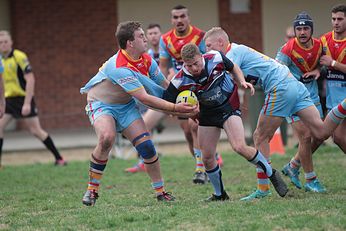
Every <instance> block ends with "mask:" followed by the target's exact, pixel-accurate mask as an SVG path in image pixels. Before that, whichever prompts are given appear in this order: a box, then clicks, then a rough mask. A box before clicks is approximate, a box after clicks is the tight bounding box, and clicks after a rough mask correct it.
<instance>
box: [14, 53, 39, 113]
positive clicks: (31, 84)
mask: <svg viewBox="0 0 346 231" xmlns="http://www.w3.org/2000/svg"><path fill="white" fill-rule="evenodd" d="M13 55H15V59H16V61H17V64H18V67H19V68H20V69H21V70H22V72H23V74H24V79H25V81H26V85H25V98H24V104H23V107H22V115H24V116H25V115H28V114H30V111H31V100H32V97H34V90H35V76H34V73H33V72H32V68H31V65H30V62H29V60H28V57H27V56H26V54H24V53H13Z"/></svg>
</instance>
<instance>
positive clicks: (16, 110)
mask: <svg viewBox="0 0 346 231" xmlns="http://www.w3.org/2000/svg"><path fill="white" fill-rule="evenodd" d="M24 99H25V97H24V96H18V97H8V98H6V109H5V113H6V114H10V115H12V116H13V117H14V118H16V119H21V118H28V117H34V116H37V108H36V104H35V100H34V98H32V100H31V112H30V114H29V115H26V116H23V115H22V107H23V105H24Z"/></svg>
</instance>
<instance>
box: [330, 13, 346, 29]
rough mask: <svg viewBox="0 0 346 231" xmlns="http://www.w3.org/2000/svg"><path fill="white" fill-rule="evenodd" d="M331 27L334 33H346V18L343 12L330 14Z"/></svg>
mask: <svg viewBox="0 0 346 231" xmlns="http://www.w3.org/2000/svg"><path fill="white" fill-rule="evenodd" d="M332 25H333V30H334V31H335V33H338V34H342V33H344V32H345V31H346V16H345V14H344V13H343V12H336V13H332Z"/></svg>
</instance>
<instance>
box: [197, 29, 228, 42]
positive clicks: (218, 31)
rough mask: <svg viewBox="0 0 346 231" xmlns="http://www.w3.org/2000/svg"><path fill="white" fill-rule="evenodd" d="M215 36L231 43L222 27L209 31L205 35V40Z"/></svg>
mask: <svg viewBox="0 0 346 231" xmlns="http://www.w3.org/2000/svg"><path fill="white" fill-rule="evenodd" d="M213 36H218V37H222V38H223V39H225V40H226V41H229V37H228V35H227V33H226V32H225V31H224V30H223V29H222V28H221V27H213V28H211V29H210V30H208V31H207V32H206V33H205V35H204V38H203V39H204V40H206V39H207V38H209V37H213Z"/></svg>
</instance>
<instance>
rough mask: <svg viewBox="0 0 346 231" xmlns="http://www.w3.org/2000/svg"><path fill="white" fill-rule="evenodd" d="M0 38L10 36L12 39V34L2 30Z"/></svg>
mask: <svg viewBox="0 0 346 231" xmlns="http://www.w3.org/2000/svg"><path fill="white" fill-rule="evenodd" d="M0 36H8V37H10V38H11V34H10V32H8V31H7V30H0Z"/></svg>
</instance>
